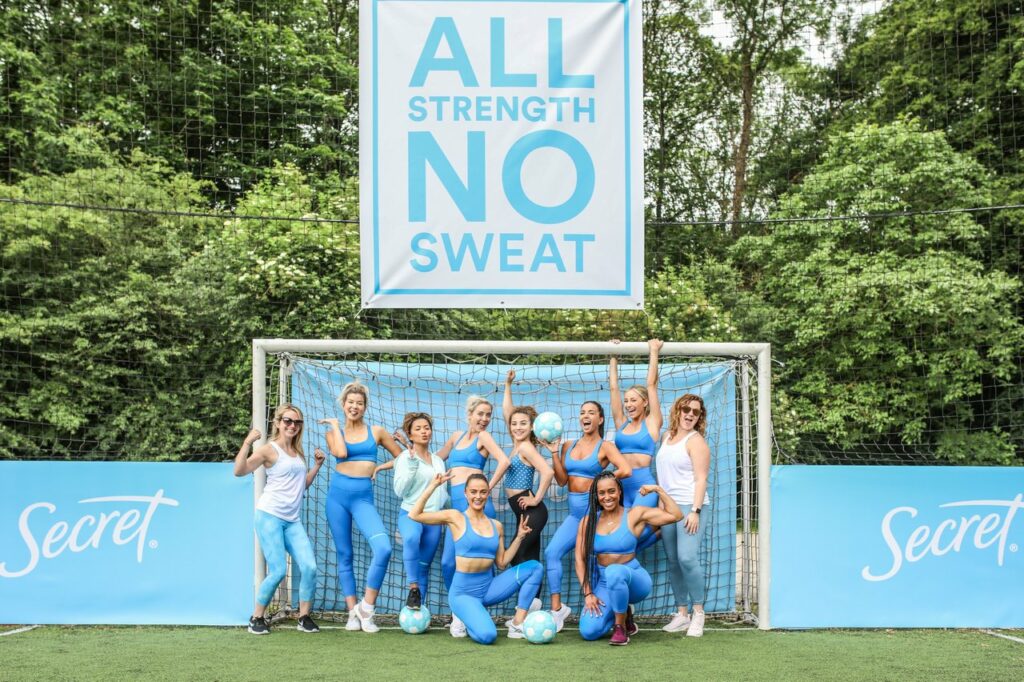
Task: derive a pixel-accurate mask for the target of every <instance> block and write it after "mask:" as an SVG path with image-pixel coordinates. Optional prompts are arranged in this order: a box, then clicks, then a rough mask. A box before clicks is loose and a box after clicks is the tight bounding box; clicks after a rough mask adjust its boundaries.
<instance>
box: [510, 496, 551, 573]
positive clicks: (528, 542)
mask: <svg viewBox="0 0 1024 682" xmlns="http://www.w3.org/2000/svg"><path fill="white" fill-rule="evenodd" d="M531 495H533V493H532V492H531V491H529V490H524V491H523V492H521V493H519V494H518V495H513V496H512V497H510V498H508V503H509V505H510V506H511V507H512V513H514V514H515V515H516V533H518V532H519V519H520V518H521V517H523V516H525V517H526V525H528V526H529V527H530V532H529V533H528V534H527V535H526V537H524V538H523V541H522V542H520V543H519V551H517V552H516V554H515V556H514V557H512V561H510V562H509V566H517V565H519V564H521V563H523V562H524V561H529V560H530V559H533V560H534V561H540V535H541V531H543V530H544V525H545V524H546V523H547V522H548V508H547V507H545V506H544V503H543V502H541V503H540V504H538V505H537V506H536V507H528V508H526V509H522V508H520V506H519V500H520V499H522V498H524V497H530V496H531ZM512 537H515V535H513V536H512Z"/></svg>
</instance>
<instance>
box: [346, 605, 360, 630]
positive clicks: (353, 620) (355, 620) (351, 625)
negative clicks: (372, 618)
mask: <svg viewBox="0 0 1024 682" xmlns="http://www.w3.org/2000/svg"><path fill="white" fill-rule="evenodd" d="M357 608H359V607H358V606H356V607H354V608H353V609H352V610H351V611H349V612H348V622H347V623H345V629H346V630H348V631H349V632H359V631H360V630H362V629H363V628H361V627H360V626H359V616H357V615H356V609H357Z"/></svg>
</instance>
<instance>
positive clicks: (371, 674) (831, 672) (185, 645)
mask: <svg viewBox="0 0 1024 682" xmlns="http://www.w3.org/2000/svg"><path fill="white" fill-rule="evenodd" d="M5 630H6V631H7V632H10V631H11V628H9V627H4V628H0V635H2V634H3V632H4V631H5ZM502 634H503V633H502ZM1007 634H1010V635H1012V636H1016V637H1018V638H1022V639H1024V637H1021V633H1019V632H1018V633H1012V632H1008V633H1007ZM259 678H266V679H275V680H313V679H337V680H359V679H371V680H374V679H382V680H408V681H410V682H412V681H418V680H430V679H440V680H443V681H444V682H455V681H457V680H492V679H500V680H506V679H508V680H511V679H515V680H578V679H579V680H582V679H606V680H622V681H632V680H701V681H703V680H872V681H877V680H900V681H903V680H936V679H942V680H1015V681H1019V680H1021V679H1024V644H1020V643H1017V642H1013V641H1009V640H1006V639H1000V638H996V637H993V636H990V635H986V634H984V633H982V632H978V631H976V630H944V631H943V630H843V631H839V630H826V631H822V630H815V631H806V632H760V631H757V630H746V629H744V630H735V629H733V630H717V629H716V630H710V631H708V632H707V633H706V634H705V636H704V638H703V639H687V638H686V637H681V636H679V635H668V634H665V633H662V632H660V631H658V630H650V631H647V630H645V631H642V632H641V633H640V634H639V635H637V636H636V637H635V638H634V640H633V642H632V643H631V644H630V645H629V646H628V647H611V646H608V644H607V641H604V642H584V641H582V640H580V638H579V636H578V634H577V633H576V632H575V631H570V630H568V629H567V630H566V631H564V632H562V633H561V634H560V635H559V636H558V638H557V639H556V640H555V641H554V642H553V643H551V644H549V645H546V646H534V645H531V644H528V643H526V642H525V641H515V640H508V639H505V638H504V637H501V638H499V640H498V642H497V643H496V644H495V645H493V646H490V647H484V646H480V645H478V644H474V643H473V642H471V641H470V640H468V639H459V640H456V639H452V638H451V637H449V636H448V634H447V630H442V629H432V630H431V631H430V632H428V633H427V634H425V635H420V636H415V637H414V636H410V635H406V634H404V633H402V632H401V631H398V630H384V631H382V632H380V633H379V634H376V635H365V634H362V633H349V632H345V631H344V630H342V629H325V630H323V631H322V632H321V633H320V634H317V635H306V634H302V633H299V632H296V631H295V630H294V624H293V623H291V622H285V623H283V624H279V625H277V626H275V629H274V632H273V633H272V634H271V635H270V636H266V637H255V636H253V635H250V634H248V633H247V632H246V631H245V630H244V629H242V628H195V627H81V626H80V627H64V626H46V627H40V628H36V629H34V630H31V631H28V632H19V633H16V634H12V635H10V636H0V680H18V681H19V682H20V681H22V680H122V679H144V680H255V679H259Z"/></svg>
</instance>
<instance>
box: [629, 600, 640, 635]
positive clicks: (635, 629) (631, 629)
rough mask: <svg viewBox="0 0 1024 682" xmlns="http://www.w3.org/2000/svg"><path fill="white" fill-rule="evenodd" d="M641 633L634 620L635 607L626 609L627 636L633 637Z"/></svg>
mask: <svg viewBox="0 0 1024 682" xmlns="http://www.w3.org/2000/svg"><path fill="white" fill-rule="evenodd" d="M638 632H640V626H639V625H637V624H636V621H635V620H633V607H632V606H629V607H626V634H627V635H629V636H630V637H632V636H633V635H635V634H636V633H638Z"/></svg>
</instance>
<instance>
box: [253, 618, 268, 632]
mask: <svg viewBox="0 0 1024 682" xmlns="http://www.w3.org/2000/svg"><path fill="white" fill-rule="evenodd" d="M249 632H251V633H252V634H254V635H269V634H270V626H269V625H267V619H266V618H264V617H263V616H260V617H258V618H257V617H256V616H253V617H252V618H250V619H249Z"/></svg>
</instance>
